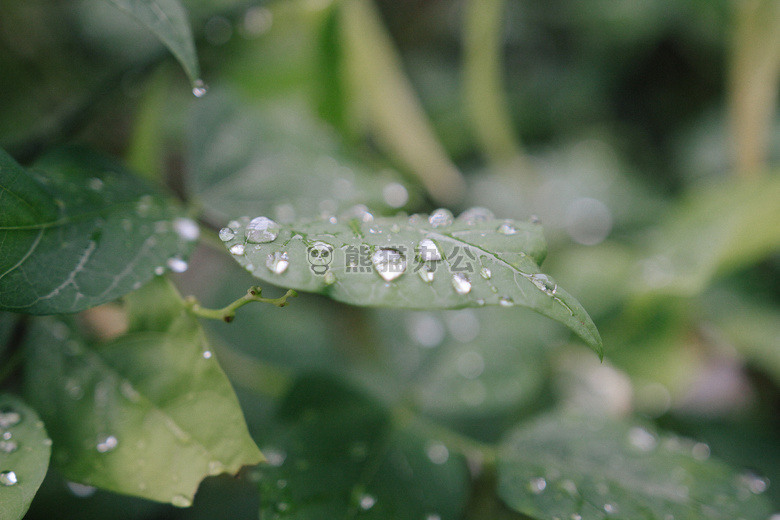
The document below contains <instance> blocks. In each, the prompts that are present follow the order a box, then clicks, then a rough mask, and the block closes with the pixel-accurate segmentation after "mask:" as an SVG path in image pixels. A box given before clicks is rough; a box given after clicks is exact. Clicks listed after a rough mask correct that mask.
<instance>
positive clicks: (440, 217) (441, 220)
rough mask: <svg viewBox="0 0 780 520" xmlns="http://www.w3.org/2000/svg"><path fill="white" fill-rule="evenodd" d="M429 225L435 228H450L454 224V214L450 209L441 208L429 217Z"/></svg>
mask: <svg viewBox="0 0 780 520" xmlns="http://www.w3.org/2000/svg"><path fill="white" fill-rule="evenodd" d="M428 223H429V224H430V225H431V226H433V227H435V228H437V227H443V226H449V225H450V224H452V212H451V211H450V210H448V209H444V208H439V209H437V210H436V211H434V212H433V213H431V216H430V217H428Z"/></svg>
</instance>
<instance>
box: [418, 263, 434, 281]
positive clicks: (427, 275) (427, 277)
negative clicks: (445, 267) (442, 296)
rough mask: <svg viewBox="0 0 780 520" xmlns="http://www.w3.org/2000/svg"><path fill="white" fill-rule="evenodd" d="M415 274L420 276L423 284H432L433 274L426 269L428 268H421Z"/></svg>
mask: <svg viewBox="0 0 780 520" xmlns="http://www.w3.org/2000/svg"><path fill="white" fill-rule="evenodd" d="M417 274H418V275H419V276H420V278H421V279H422V281H423V282H425V283H431V282H433V275H434V272H433V271H431V270H430V269H428V266H422V267H421V268H420V270H419V271H417Z"/></svg>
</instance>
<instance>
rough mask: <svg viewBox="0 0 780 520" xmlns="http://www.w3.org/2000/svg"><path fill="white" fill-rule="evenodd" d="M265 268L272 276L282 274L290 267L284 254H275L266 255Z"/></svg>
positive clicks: (287, 257) (288, 259) (288, 260)
mask: <svg viewBox="0 0 780 520" xmlns="http://www.w3.org/2000/svg"><path fill="white" fill-rule="evenodd" d="M265 266H266V267H267V268H268V270H269V271H271V272H272V273H274V274H282V273H283V272H285V271H286V270H287V268H288V267H289V266H290V258H289V256H288V255H287V253H286V252H281V253H280V252H279V251H277V252H275V253H273V254H271V255H268V258H266V260H265Z"/></svg>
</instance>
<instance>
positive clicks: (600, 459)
mask: <svg viewBox="0 0 780 520" xmlns="http://www.w3.org/2000/svg"><path fill="white" fill-rule="evenodd" d="M500 454H501V456H500V458H499V462H498V471H499V495H500V496H501V498H502V499H503V500H504V501H505V502H506V504H507V505H509V506H510V507H511V508H512V509H514V510H516V511H518V512H520V513H523V514H525V515H529V516H533V517H534V518H567V519H568V518H581V519H582V520H596V519H598V520H601V519H609V518H621V519H622V518H632V519H633V518H637V519H639V518H641V519H644V520H665V519H668V518H674V519H675V520H699V519H702V518H707V519H708V520H733V519H734V518H744V519H746V520H766V519H767V518H768V517H769V514H770V507H769V502H768V501H767V500H766V499H765V497H763V496H760V494H761V493H762V492H763V491H764V490H765V489H766V486H767V482H766V481H765V480H763V479H762V478H761V477H759V476H756V475H754V474H750V473H738V472H736V471H735V470H733V469H731V468H729V467H728V466H726V465H725V464H724V463H722V462H720V461H718V460H715V459H714V458H712V457H710V450H709V447H707V446H706V445H704V444H701V443H698V444H697V443H694V442H693V441H690V440H687V439H682V438H679V437H675V436H672V435H659V434H658V433H656V432H654V431H653V430H652V429H650V428H647V427H644V426H641V425H632V424H630V423H627V422H620V421H617V420H613V419H606V418H595V417H590V418H587V417H573V416H567V415H563V414H553V415H549V416H545V417H542V418H540V419H537V420H536V421H534V422H532V423H529V424H527V425H524V426H522V427H520V428H518V429H517V430H515V431H514V432H512V433H511V434H510V435H509V436H508V437H507V438H506V440H505V441H504V442H503V444H502V447H501V451H500Z"/></svg>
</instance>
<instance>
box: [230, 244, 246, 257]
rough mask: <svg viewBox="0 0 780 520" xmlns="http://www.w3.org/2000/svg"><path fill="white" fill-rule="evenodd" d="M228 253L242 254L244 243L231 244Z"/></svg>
mask: <svg viewBox="0 0 780 520" xmlns="http://www.w3.org/2000/svg"><path fill="white" fill-rule="evenodd" d="M230 253H231V254H234V255H236V256H241V255H243V254H244V244H233V245H232V246H230Z"/></svg>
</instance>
